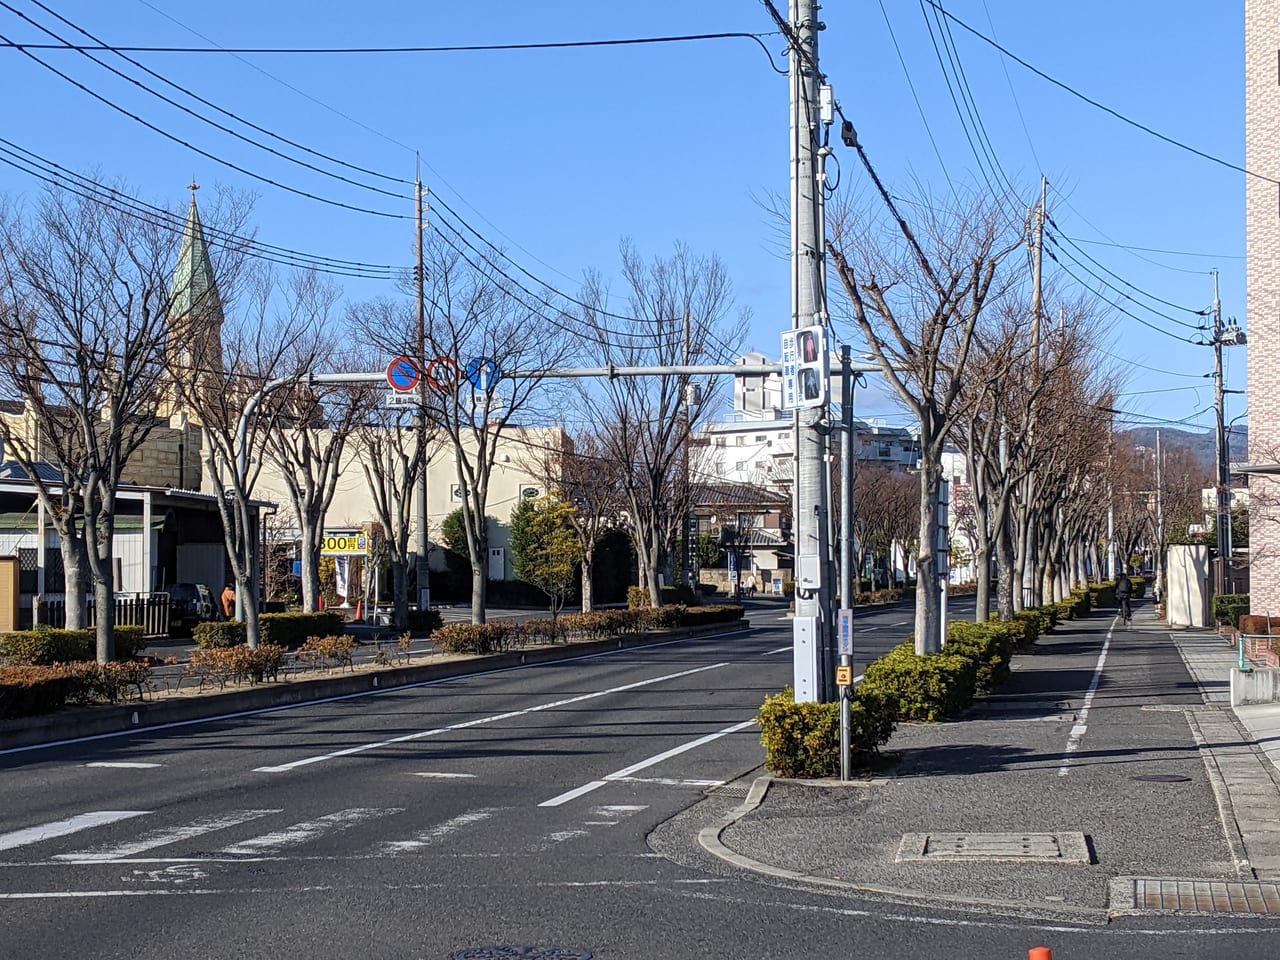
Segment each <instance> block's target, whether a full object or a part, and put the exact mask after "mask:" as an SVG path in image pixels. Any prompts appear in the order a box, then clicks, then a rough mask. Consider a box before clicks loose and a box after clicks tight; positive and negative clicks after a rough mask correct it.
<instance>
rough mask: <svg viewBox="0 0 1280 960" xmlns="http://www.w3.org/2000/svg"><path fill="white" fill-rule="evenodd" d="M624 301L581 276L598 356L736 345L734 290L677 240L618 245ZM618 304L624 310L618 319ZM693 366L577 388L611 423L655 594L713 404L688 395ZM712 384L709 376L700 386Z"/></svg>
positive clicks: (723, 349) (715, 357)
mask: <svg viewBox="0 0 1280 960" xmlns="http://www.w3.org/2000/svg"><path fill="white" fill-rule="evenodd" d="M621 256H622V275H623V278H624V280H625V282H626V285H627V291H626V295H625V303H626V306H625V307H623V308H621V309H619V310H617V311H614V310H611V309H610V308H609V303H610V298H609V291H608V289H607V286H606V284H605V283H604V280H603V279H602V278H601V277H600V276H599V275H598V274H593V275H590V276H589V277H588V279H587V284H586V289H585V291H584V294H583V297H582V299H583V301H584V302H585V303H586V304H588V306H587V307H585V308H584V310H583V318H582V319H583V324H584V327H585V330H584V331H583V341H584V346H585V347H586V349H587V350H588V351H589V352H590V354H591V355H593V356H594V357H595V358H596V359H597V360H598V361H599V362H600V363H601V364H602V365H616V366H651V367H672V366H678V365H681V364H683V363H684V362H685V361H686V360H687V359H692V358H698V360H699V361H706V360H710V361H711V362H717V361H722V362H727V361H728V360H729V359H730V358H731V356H732V355H733V354H734V353H735V352H736V350H737V345H738V343H739V342H740V341H741V338H742V335H743V332H744V330H745V326H746V321H747V315H746V314H745V313H742V314H739V315H738V317H737V319H736V320H730V319H729V312H730V310H731V309H732V305H733V299H732V291H731V285H730V282H729V278H728V275H727V273H726V272H725V268H724V265H723V263H721V261H720V260H719V259H718V258H716V257H714V256H696V255H694V254H693V253H692V252H691V251H690V250H689V249H688V248H687V247H684V246H682V245H677V246H676V249H675V252H674V253H673V254H672V255H671V256H670V257H667V258H662V257H657V258H655V259H653V260H652V261H648V262H646V261H645V260H644V258H643V257H641V255H640V254H639V253H638V252H637V251H636V250H635V248H634V247H633V246H632V245H631V244H630V242H628V241H625V240H624V241H623V243H622V245H621ZM622 310H625V311H626V315H627V316H628V317H631V318H634V320H632V321H630V322H629V321H628V319H626V317H623V318H621V319H620V314H621V313H622ZM695 379H696V378H695V377H693V376H692V375H690V374H687V373H686V374H674V373H665V372H664V373H661V374H657V375H654V376H648V377H619V378H616V379H609V380H606V381H605V382H604V384H603V385H602V387H601V388H600V389H592V388H590V387H588V388H584V390H583V401H584V404H585V406H586V408H587V410H588V411H589V412H590V415H591V417H592V419H594V420H595V421H596V422H598V423H607V424H609V425H610V427H611V429H610V430H609V431H607V432H605V433H604V434H603V439H604V440H605V444H604V447H605V450H606V451H607V456H608V457H609V458H610V459H612V460H613V461H614V462H615V463H617V464H618V465H619V467H621V468H622V470H621V476H620V479H621V489H622V491H623V494H624V496H625V498H626V513H627V523H628V532H629V533H630V535H631V541H632V545H633V546H634V547H635V551H636V557H637V563H638V566H639V570H640V586H642V587H643V588H644V589H645V590H647V591H648V593H649V597H650V602H651V603H653V604H654V605H655V606H657V605H658V604H659V603H660V602H661V594H660V592H659V589H658V588H659V583H660V577H661V575H662V574H663V573H664V571H665V572H666V574H667V575H668V576H670V573H671V570H672V569H673V566H674V564H673V546H674V542H675V539H676V536H677V534H678V533H680V531H681V529H682V527H683V526H684V517H685V513H686V511H687V509H688V504H689V502H690V492H689V485H688V481H687V476H686V475H685V471H684V470H683V464H684V463H685V457H686V456H687V455H688V454H687V444H688V441H689V438H690V434H691V432H692V430H693V428H694V426H696V424H697V423H698V422H699V421H700V419H701V418H702V417H703V416H704V415H705V412H706V410H707V409H708V408H709V404H706V403H704V404H702V405H700V406H696V407H695V406H693V405H688V404H686V400H687V391H688V388H689V387H690V385H692V384H693V383H694V382H695ZM705 386H706V388H707V389H708V390H709V389H710V386H711V385H710V384H706V385H705Z"/></svg>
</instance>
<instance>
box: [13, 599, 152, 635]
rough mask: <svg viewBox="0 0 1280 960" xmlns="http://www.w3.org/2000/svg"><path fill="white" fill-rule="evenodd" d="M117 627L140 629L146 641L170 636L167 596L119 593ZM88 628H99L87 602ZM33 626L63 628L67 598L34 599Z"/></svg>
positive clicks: (95, 616) (65, 620)
mask: <svg viewBox="0 0 1280 960" xmlns="http://www.w3.org/2000/svg"><path fill="white" fill-rule="evenodd" d="M115 609H116V618H115V623H116V626H135V627H142V632H143V634H144V635H145V636H147V637H164V636H168V633H169V594H167V593H118V594H116V601H115ZM86 613H87V615H88V623H87V626H90V627H94V626H97V624H98V617H97V607H96V606H95V605H94V603H93V598H92V597H90V598H89V604H88V609H87V611H86ZM35 622H36V623H39V624H44V625H45V626H49V627H63V626H65V625H66V623H67V602H66V598H65V597H63V596H61V595H58V596H43V597H37V598H36V616H35Z"/></svg>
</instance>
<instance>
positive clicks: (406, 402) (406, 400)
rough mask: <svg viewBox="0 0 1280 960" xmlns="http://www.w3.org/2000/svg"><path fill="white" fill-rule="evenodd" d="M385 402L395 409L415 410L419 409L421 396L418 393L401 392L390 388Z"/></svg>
mask: <svg viewBox="0 0 1280 960" xmlns="http://www.w3.org/2000/svg"><path fill="white" fill-rule="evenodd" d="M383 402H384V403H385V405H386V406H388V407H390V408H391V409H393V410H414V409H417V406H418V404H419V403H420V402H421V398H420V397H419V396H418V395H417V394H416V393H400V392H398V391H396V390H388V391H387V395H386V397H385V398H384V400H383Z"/></svg>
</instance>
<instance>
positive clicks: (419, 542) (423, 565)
mask: <svg viewBox="0 0 1280 960" xmlns="http://www.w3.org/2000/svg"><path fill="white" fill-rule="evenodd" d="M416 186H417V191H416V193H417V202H416V204H415V207H416V210H417V264H416V266H415V269H414V273H415V274H416V276H415V278H414V279H415V281H416V286H417V294H418V355H417V361H418V369H419V370H426V369H427V364H426V361H427V295H426V283H427V276H426V265H425V262H424V259H423V255H422V235H423V233H424V232H425V231H426V223H425V216H426V204H425V203H424V202H423V193H422V174H421V171H419V174H418V176H417V179H416ZM418 389H419V390H420V391H421V396H420V397H419V402H418V438H419V439H418V442H419V450H420V451H421V456H422V463H421V464H419V472H418V535H417V537H416V538H415V540H414V550H415V552H416V554H417V563H416V567H417V575H418V609H419V610H430V609H431V568H430V566H429V564H428V562H427V551H428V550H429V549H430V544H431V537H430V531H429V529H428V526H427V521H428V517H427V463H428V461H429V460H430V457H428V456H427V378H426V377H423V378H422V382H421V383H420V384H419V386H418Z"/></svg>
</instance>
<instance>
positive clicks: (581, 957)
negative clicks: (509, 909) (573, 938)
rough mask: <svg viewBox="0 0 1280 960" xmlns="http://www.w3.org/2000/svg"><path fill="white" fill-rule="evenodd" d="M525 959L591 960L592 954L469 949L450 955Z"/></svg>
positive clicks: (460, 959) (455, 959)
mask: <svg viewBox="0 0 1280 960" xmlns="http://www.w3.org/2000/svg"><path fill="white" fill-rule="evenodd" d="M510 957H523V958H525V960H591V954H589V953H587V951H585V950H578V949H577V948H575V947H528V946H502V947H467V949H465V950H458V951H457V952H455V953H453V954H450V960H508V958H510Z"/></svg>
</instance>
